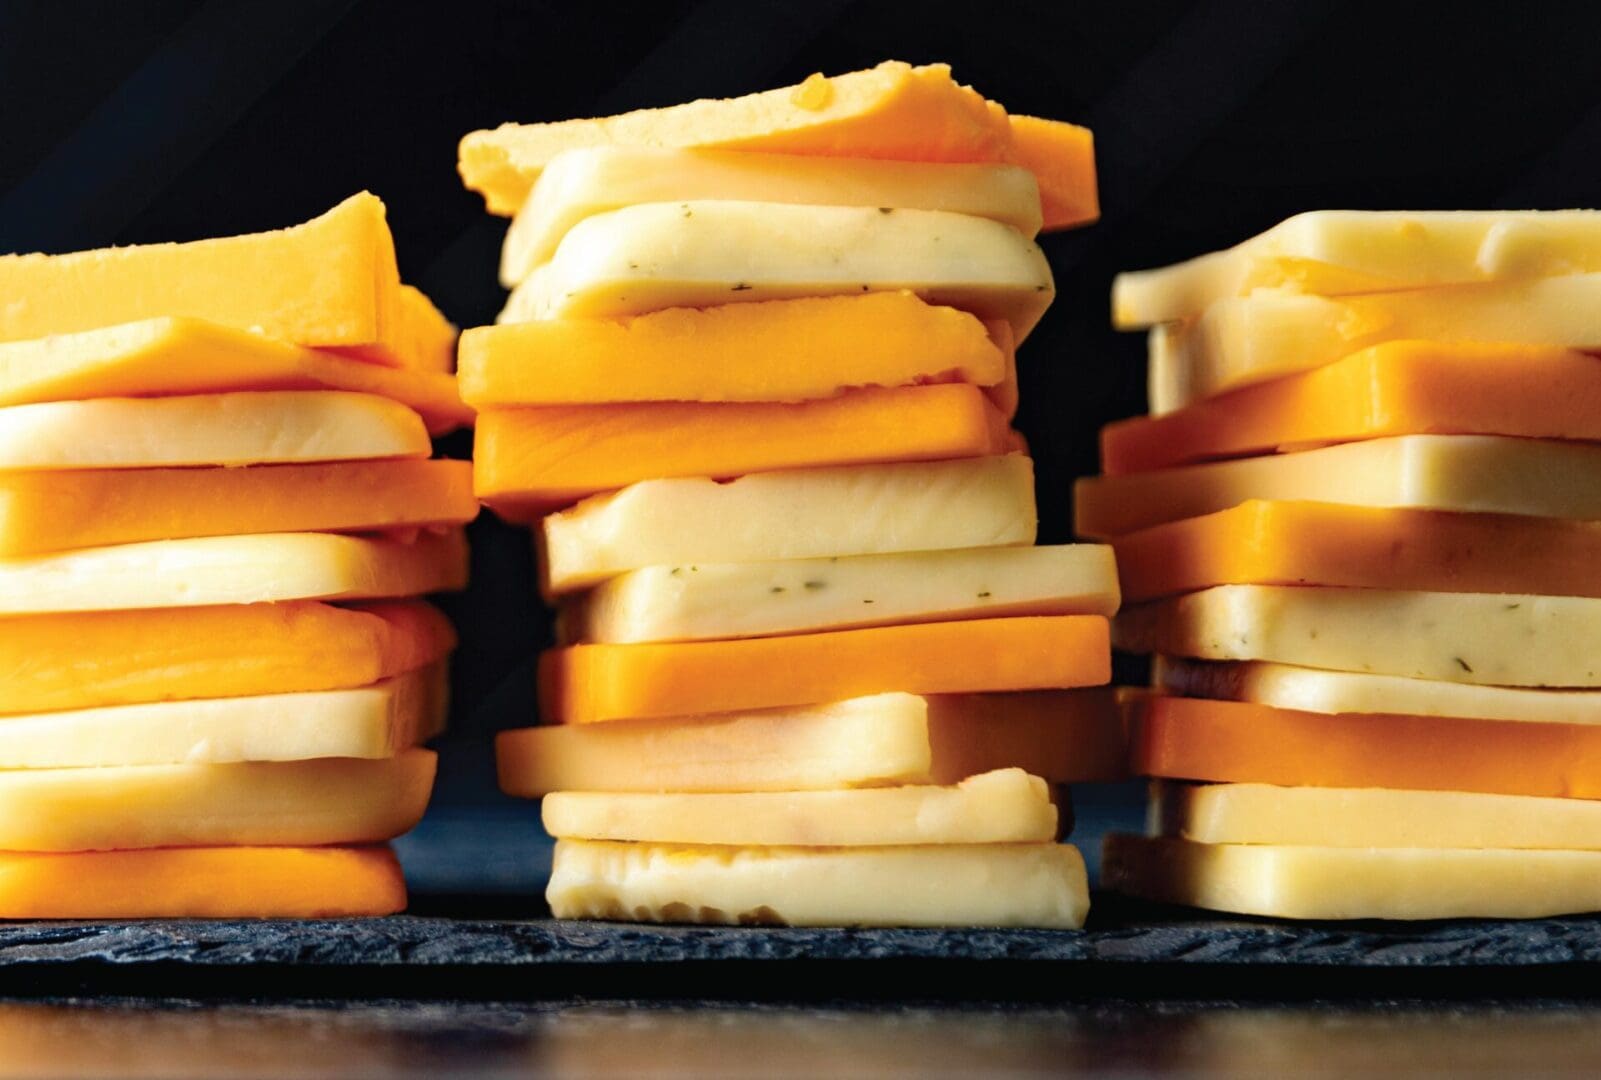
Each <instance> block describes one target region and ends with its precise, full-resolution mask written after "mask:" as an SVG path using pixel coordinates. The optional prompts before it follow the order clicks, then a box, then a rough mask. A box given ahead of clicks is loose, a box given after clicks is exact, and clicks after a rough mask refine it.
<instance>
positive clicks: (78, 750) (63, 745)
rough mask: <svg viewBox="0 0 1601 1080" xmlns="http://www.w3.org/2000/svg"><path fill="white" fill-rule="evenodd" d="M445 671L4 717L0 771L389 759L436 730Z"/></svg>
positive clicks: (444, 699)
mask: <svg viewBox="0 0 1601 1080" xmlns="http://www.w3.org/2000/svg"><path fill="white" fill-rule="evenodd" d="M448 674H449V673H448V671H447V670H446V663H445V661H443V660H439V661H435V662H434V663H432V664H429V665H428V666H426V667H421V668H415V669H413V670H411V671H408V672H404V673H403V674H400V675H396V676H393V677H391V678H388V679H384V680H382V681H380V682H376V683H373V684H372V685H371V686H362V687H357V688H355V689H352V690H319V691H302V692H299V693H274V694H258V695H254V696H251V697H232V698H208V699H202V700H195V701H160V702H151V703H147V704H143V705H112V706H107V707H105V708H97V709H66V710H62V711H59V712H43V713H31V714H26V715H11V716H6V717H4V718H3V719H0V769H75V768H93V767H99V766H106V765H176V764H184V763H187V764H205V765H226V764H231V763H235V762H242V761H304V760H307V759H311V758H387V757H392V756H394V755H396V754H398V753H400V752H401V751H403V750H407V749H409V748H411V747H413V746H417V745H419V744H421V743H423V742H426V741H427V740H429V739H431V738H433V737H434V736H436V735H438V734H439V733H440V732H442V731H443V730H444V728H445V714H446V712H447V709H448V706H449V697H450V680H449V678H448ZM0 775H3V774H0Z"/></svg>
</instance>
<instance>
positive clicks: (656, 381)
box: [460, 292, 1011, 408]
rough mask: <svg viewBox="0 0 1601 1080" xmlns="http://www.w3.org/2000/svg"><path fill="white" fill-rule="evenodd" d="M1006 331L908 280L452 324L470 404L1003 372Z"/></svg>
mask: <svg viewBox="0 0 1601 1080" xmlns="http://www.w3.org/2000/svg"><path fill="white" fill-rule="evenodd" d="M994 327H1000V328H1004V330H1005V331H1006V334H1005V336H1004V339H1003V340H997V339H995V338H992V336H991V335H990V334H988V333H986V332H985V331H986V326H985V324H984V323H982V322H980V321H979V320H978V319H977V318H975V317H974V316H972V315H969V314H967V312H965V311H957V310H956V309H955V308H950V307H936V306H934V305H932V304H926V303H924V302H923V301H921V300H919V299H918V298H917V297H916V296H914V295H912V294H911V293H909V292H882V293H866V294H864V295H860V296H828V297H802V298H800V299H797V300H769V301H767V302H765V303H760V304H721V305H718V306H716V307H709V308H668V309H666V310H665V311H653V312H651V313H649V314H646V315H636V316H633V317H631V318H627V317H625V318H617V319H547V320H545V321H542V322H527V323H511V324H508V325H505V326H479V327H474V328H473V329H471V330H468V331H467V332H466V333H464V334H462V336H461V357H460V364H461V373H460V379H461V394H462V397H463V398H464V399H466V400H467V401H468V402H470V403H471V404H472V405H474V406H477V407H479V408H485V407H488V406H498V405H599V404H609V403H614V402H622V401H808V400H813V399H817V398H827V397H833V396H834V395H835V394H836V393H838V392H839V391H840V390H842V389H846V388H849V387H855V386H906V385H911V384H914V383H921V382H967V383H972V384H973V385H975V386H984V387H993V386H995V385H996V384H998V383H1001V382H1003V381H1005V379H1006V377H1007V374H1008V367H1007V362H1006V356H1005V355H1004V352H1005V351H1007V350H1009V349H1010V346H1011V337H1010V332H1009V331H1010V327H1009V325H1008V324H1006V323H994V324H992V326H991V328H994Z"/></svg>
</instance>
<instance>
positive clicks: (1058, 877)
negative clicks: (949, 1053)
mask: <svg viewBox="0 0 1601 1080" xmlns="http://www.w3.org/2000/svg"><path fill="white" fill-rule="evenodd" d="M1598 891H1601V890H1598ZM545 899H546V900H547V901H549V902H550V911H551V914H552V915H554V916H556V918H558V919H613V920H620V921H624V922H688V923H709V924H723V925H729V926H1029V927H1043V928H1057V929H1067V930H1071V929H1077V928H1078V927H1081V926H1083V925H1084V917H1085V915H1086V914H1087V913H1088V911H1089V885H1088V881H1087V879H1086V877H1085V873H1084V859H1083V857H1082V856H1080V855H1079V853H1078V849H1077V848H1074V847H1072V846H1070V845H1067V844H1040V843H1034V844H948V845H936V846H928V847H891V848H848V847H847V848H803V847H773V848H737V847H691V846H679V845H671V844H619V843H613V842H609V841H602V840H558V841H557V842H556V855H555V861H554V863H553V864H552V866H551V873H550V886H549V888H547V889H546V890H545Z"/></svg>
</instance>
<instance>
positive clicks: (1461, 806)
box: [546, 781, 1601, 851]
mask: <svg viewBox="0 0 1601 1080" xmlns="http://www.w3.org/2000/svg"><path fill="white" fill-rule="evenodd" d="M597 797H604V796H597ZM611 797H612V798H615V797H616V796H611ZM702 797H704V796H702ZM546 806H547V810H546V815H547V817H548V816H549V809H548V807H549V803H548V802H547V803H546ZM1150 820H1151V825H1152V830H1151V832H1152V835H1155V836H1176V837H1181V838H1183V839H1185V840H1191V841H1194V842H1196V843H1198V844H1304V845H1310V846H1313V847H1337V848H1531V849H1542V848H1543V849H1547V850H1556V851H1564V850H1566V851H1596V850H1601V802H1597V801H1594V800H1591V799H1543V798H1537V797H1534V796H1529V795H1485V794H1482V793H1479V792H1468V791H1390V790H1384V789H1381V788H1315V787H1276V786H1274V785H1271V784H1178V783H1173V782H1171V781H1159V782H1157V783H1153V784H1152V785H1151V803H1150Z"/></svg>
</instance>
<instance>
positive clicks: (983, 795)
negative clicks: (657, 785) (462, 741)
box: [540, 769, 1601, 847]
mask: <svg viewBox="0 0 1601 1080" xmlns="http://www.w3.org/2000/svg"><path fill="white" fill-rule="evenodd" d="M1598 809H1601V806H1598ZM540 811H541V813H542V814H543V816H544V822H545V831H546V832H548V833H549V834H550V835H551V836H554V837H557V838H558V839H566V838H572V839H579V840H626V841H640V842H646V843H655V844H725V845H729V846H733V847H882V846H885V845H895V846H917V845H922V844H1009V843H1010V844H1019V843H1027V842H1030V841H1033V842H1048V841H1051V840H1054V839H1056V827H1057V820H1056V807H1055V806H1054V805H1053V804H1052V802H1051V789H1050V785H1049V784H1047V783H1046V782H1045V781H1044V780H1041V779H1040V778H1039V777H1037V776H1030V775H1028V774H1027V773H1025V772H1024V771H1023V770H1022V769H1005V770H1000V771H997V772H987V773H982V774H980V775H978V776H973V777H969V778H968V779H966V780H963V781H961V783H959V784H956V785H954V786H952V787H930V786H910V787H891V788H871V789H867V790H857V791H786V792H756V793H748V792H741V793H730V794H707V795H686V794H682V793H677V792H675V793H672V794H617V793H611V792H606V793H602V792H588V791H585V792H579V791H564V792H558V793H556V794H552V795H547V796H545V799H544V801H543V803H542V804H541V806H540Z"/></svg>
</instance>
